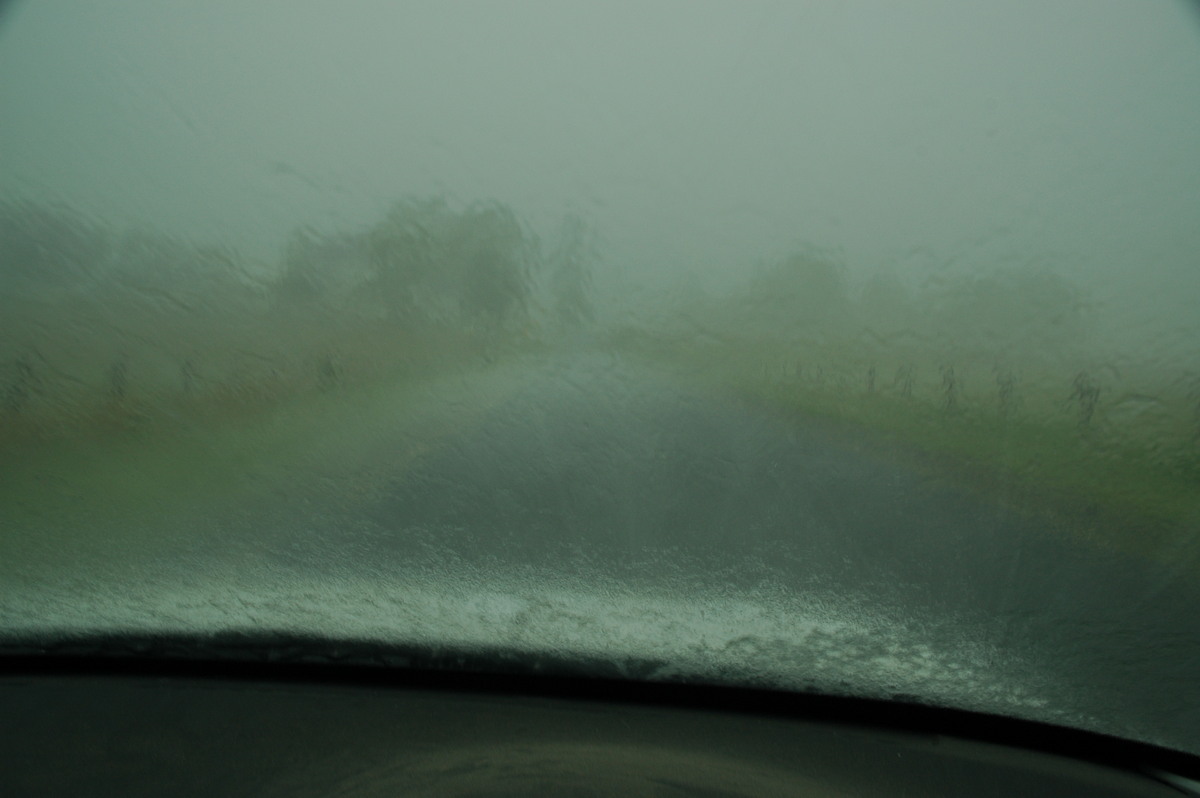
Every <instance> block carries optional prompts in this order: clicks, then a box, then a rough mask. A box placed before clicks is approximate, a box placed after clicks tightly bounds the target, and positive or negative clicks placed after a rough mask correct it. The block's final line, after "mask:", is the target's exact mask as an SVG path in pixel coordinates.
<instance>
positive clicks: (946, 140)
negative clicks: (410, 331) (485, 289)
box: [0, 0, 1200, 307]
mask: <svg viewBox="0 0 1200 798" xmlns="http://www.w3.org/2000/svg"><path fill="white" fill-rule="evenodd" d="M435 192H444V193H447V194H449V195H450V196H452V197H454V198H456V199H457V200H459V201H462V202H468V201H471V200H475V199H495V200H499V201H502V202H506V203H508V204H510V205H511V206H512V207H513V208H514V209H515V210H516V211H517V212H518V213H519V214H520V215H521V216H522V217H523V218H525V219H526V220H528V221H529V222H530V224H531V225H533V226H534V227H535V228H536V229H538V230H540V231H542V232H545V231H548V230H552V229H553V226H554V224H555V223H556V221H557V220H558V219H559V218H561V216H562V214H563V213H564V212H567V211H572V212H575V213H578V214H580V215H582V216H584V217H585V218H586V219H588V220H590V221H591V222H592V223H593V224H594V225H595V226H596V227H597V228H598V230H599V231H600V232H601V234H602V236H603V241H604V242H605V253H606V262H607V264H608V266H609V267H610V268H612V269H616V270H620V271H621V273H623V274H625V275H626V276H639V275H649V274H667V273H670V274H676V273H679V272H681V271H693V272H695V273H696V274H698V275H700V276H701V278H702V279H703V280H704V281H705V282H706V283H708V284H719V283H720V281H721V278H722V275H731V274H735V273H744V271H745V270H746V269H747V268H748V267H749V266H750V265H751V264H753V263H754V262H755V261H757V260H759V259H761V258H766V257H772V256H776V255H779V254H780V253H783V252H785V251H787V250H788V249H789V248H792V247H795V246H797V245H800V244H809V245H813V246H817V247H822V248H828V249H831V250H835V251H840V252H842V253H844V255H845V257H846V260H847V262H848V264H849V265H850V266H851V267H852V268H854V269H859V270H871V269H875V268H878V267H881V266H887V267H889V268H892V269H893V270H895V271H897V272H898V273H901V274H918V273H924V272H925V271H927V270H929V269H933V268H943V267H944V268H951V269H953V268H987V267H990V266H998V265H1011V264H1031V265H1035V266H1048V267H1052V268H1055V269H1059V270H1061V271H1063V272H1064V273H1069V274H1071V275H1073V276H1077V277H1079V278H1080V279H1082V280H1084V281H1085V282H1090V283H1093V284H1094V285H1096V286H1102V287H1104V289H1105V290H1106V291H1108V292H1109V293H1111V294H1113V295H1114V296H1116V295H1121V294H1122V292H1123V291H1124V289H1123V288H1122V289H1121V290H1116V287H1118V286H1135V285H1136V286H1139V289H1138V290H1140V291H1142V292H1143V293H1146V292H1153V293H1155V294H1157V295H1164V296H1165V295H1169V296H1170V297H1172V298H1174V299H1175V300H1176V301H1178V302H1180V303H1182V302H1183V300H1182V299H1180V297H1181V296H1184V297H1187V301H1189V302H1194V301H1196V300H1198V299H1200V16H1198V15H1196V14H1195V12H1194V9H1193V8H1191V7H1189V6H1186V5H1184V4H1183V3H1181V2H1172V0H1154V1H1151V0H1146V1H1145V2H1132V1H1131V0H1074V1H1071V2H1068V1H1066V0H1003V2H963V0H948V1H947V2H932V1H925V2H906V3H895V2H886V1H885V0H880V1H879V2H860V3H851V2H819V3H812V4H805V3H800V2H792V1H790V0H789V1H788V2H780V3H748V2H736V3H735V2H728V3H713V2H694V1H692V0H688V1H687V2H648V1H647V0H631V2H614V0H604V1H603V2H590V3H582V2H557V1H554V2H550V1H544V2H476V3H469V4H467V3H453V2H444V1H443V0H434V1H433V2H427V3H412V2H395V0H347V2H341V3H330V2H327V1H326V0H320V2H317V1H316V0H278V1H277V2H272V0H258V2H246V0H208V1H207V2H203V3H200V2H196V3H186V2H163V0H106V2H95V1H94V0H41V1H40V2H26V3H20V2H18V3H17V4H16V5H15V6H13V7H12V8H11V9H10V10H9V11H8V12H7V13H6V14H5V15H4V16H3V17H2V18H0V195H4V196H9V197H13V196H17V197H37V198H43V199H44V198H53V199H59V200H65V201H67V202H69V203H71V204H73V205H75V206H76V207H77V208H79V209H81V210H84V211H86V212H88V213H93V214H96V215H98V216H101V217H102V218H105V219H108V220H110V221H113V222H115V223H119V224H125V223H128V222H130V221H138V222H144V223H148V224H150V225H152V226H154V227H157V228H160V229H163V230H166V231H170V232H176V233H181V234H184V235H188V236H193V237H199V238H203V239H214V240H220V241H224V242H227V243H230V244H233V245H235V246H237V247H238V248H240V249H242V250H243V251H244V252H246V253H248V254H250V255H251V256H253V257H257V258H263V259H273V258H274V256H275V254H276V253H277V252H278V247H279V243H280V241H281V240H282V239H283V237H284V236H285V235H286V233H287V231H288V230H290V229H291V228H293V227H295V226H296V225H299V224H315V225H317V226H320V227H325V228H329V229H333V228H338V227H350V226H355V225H361V224H365V223H368V222H370V221H372V220H374V219H375V218H377V217H378V215H379V214H380V212H381V211H382V209H383V208H385V207H386V205H387V204H388V203H389V202H390V201H391V200H393V199H395V198H397V197H400V196H404V195H412V194H416V195H423V194H430V193H435ZM947 264H948V265H947ZM1131 264H1136V265H1137V269H1136V271H1137V272H1138V274H1136V275H1135V269H1134V268H1133V266H1132V265H1131ZM1189 291H1190V292H1191V293H1190V294H1189ZM1179 307H1183V305H1182V304H1180V305H1179Z"/></svg>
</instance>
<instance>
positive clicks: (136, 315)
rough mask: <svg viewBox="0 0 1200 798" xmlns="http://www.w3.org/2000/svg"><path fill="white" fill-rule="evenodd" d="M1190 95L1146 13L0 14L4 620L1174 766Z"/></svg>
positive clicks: (415, 10)
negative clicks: (908, 711)
mask: <svg viewBox="0 0 1200 798" xmlns="http://www.w3.org/2000/svg"><path fill="white" fill-rule="evenodd" d="M1197 86H1200V17H1198V15H1197V14H1196V12H1195V9H1194V8H1193V7H1192V6H1189V5H1185V4H1182V3H1174V2H1168V1H1167V0H1163V2H1152V3H1126V2H1097V1H1096V0H1077V1H1071V2H1068V1H1067V0H1056V1H1055V2H1045V1H1044V0H1030V1H1029V2H1003V3H984V4H980V3H956V2H946V3H941V2H920V3H905V4H896V3H888V2H868V3H857V4H846V3H811V4H803V3H780V4H774V3H754V4H749V3H694V2H686V3H684V2H654V3H647V2H631V3H614V2H603V3H599V2H598V3H579V4H563V3H557V2H520V3H503V4H499V3H485V2H480V3H461V4H460V3H440V2H432V3H389V2H382V0H381V1H380V2H351V3H344V4H340V5H336V6H334V5H331V4H329V3H316V2H293V3H287V4H278V5H272V4H262V3H245V2H240V0H239V1H238V2H233V0H229V2H209V3H196V4H183V3H179V4H164V3H160V2H155V1H154V0H123V1H122V2H109V3H94V2H86V1H85V0H59V1H58V2H45V3H32V2H30V3H18V4H15V5H9V6H6V7H5V8H4V10H3V12H0V148H2V157H0V518H2V519H3V521H2V523H0V526H2V532H0V639H2V640H3V641H4V645H5V646H7V647H10V648H11V647H14V646H15V647H20V646H25V647H27V646H29V645H31V644H37V645H47V646H52V645H55V644H58V643H64V642H67V643H69V642H71V641H78V640H80V639H81V637H88V636H101V637H103V636H116V637H120V636H129V637H137V636H143V637H146V636H149V637H152V638H155V639H163V638H164V637H171V639H175V640H187V639H194V640H213V639H241V640H259V641H268V642H269V641H271V640H284V639H286V640H290V641H293V642H294V641H297V640H303V641H307V642H306V645H307V646H310V647H312V646H316V647H320V646H321V645H327V646H328V650H329V651H335V650H337V648H336V647H337V645H338V644H348V643H355V644H370V645H378V646H380V647H381V649H380V650H390V651H397V652H408V654H407V655H406V656H411V657H412V659H411V660H406V659H404V658H399V659H397V660H396V663H398V664H399V665H403V664H404V663H405V662H410V661H411V662H425V661H430V660H428V659H426V660H422V659H421V657H423V656H424V657H427V658H428V657H432V656H434V655H435V654H437V655H438V656H441V654H438V652H443V653H444V652H451V653H452V654H453V656H451V657H449V659H445V658H444V661H445V662H448V663H450V666H453V663H454V662H459V663H460V664H461V663H469V666H470V667H473V668H483V669H487V668H496V669H516V670H524V671H529V672H547V673H555V672H560V671H561V672H565V671H571V672H582V673H589V674H592V673H594V674H609V675H613V674H616V675H620V676H623V677H628V678H632V679H638V680H650V681H673V682H687V683H695V684H713V685H718V684H720V685H737V686H755V687H766V688H772V689H782V690H789V691H811V692H818V693H825V694H832V695H846V696H857V697H869V698H883V699H889V700H897V701H905V702H918V703H926V704H932V705H935V706H942V707H954V708H961V709H968V710H979V711H984V712H989V713H997V714H1001V715H1006V716H1011V717H1017V718H1028V719H1034V720H1041V721H1048V722H1051V723H1056V724H1062V725H1067V726H1072V727H1077V728H1082V729H1089V730H1095V731H1101V732H1105V733H1109V734H1114V735H1117V736H1121V737H1126V738H1132V739H1136V740H1140V741H1146V742H1152V743H1157V744H1161V745H1166V746H1168V747H1171V748H1175V749H1178V750H1183V751H1189V752H1192V753H1200V613H1197V612H1196V608H1197V607H1200V490H1198V488H1200V314H1197V312H1196V308H1197V307H1200V224H1197V209H1198V208H1200V132H1198V131H1200V94H1198V93H1197V91H1196V87H1197ZM222 635H224V636H225V637H221V636H222ZM230 636H232V637H230ZM184 650H186V647H185V649H184ZM289 650H290V649H289ZM454 657H459V659H457V660H455V659H454ZM439 661H443V660H439ZM461 666H462V667H467V666H468V665H466V664H461Z"/></svg>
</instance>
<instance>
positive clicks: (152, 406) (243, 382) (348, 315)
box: [0, 197, 590, 442]
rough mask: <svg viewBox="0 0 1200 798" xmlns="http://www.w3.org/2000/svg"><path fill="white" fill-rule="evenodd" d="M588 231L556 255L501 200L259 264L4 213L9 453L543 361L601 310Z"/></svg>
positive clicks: (397, 216)
mask: <svg viewBox="0 0 1200 798" xmlns="http://www.w3.org/2000/svg"><path fill="white" fill-rule="evenodd" d="M573 224H575V226H574V227H570V226H568V227H567V228H565V230H566V232H565V235H566V238H565V239H564V241H563V242H561V243H560V244H559V245H558V246H557V247H556V248H555V249H554V251H553V252H552V253H551V254H550V255H548V256H547V255H545V254H543V252H542V248H541V245H540V242H539V241H538V240H537V238H536V237H535V236H533V235H531V234H530V233H529V232H528V231H527V230H526V229H525V227H524V226H523V225H522V224H521V223H520V221H519V220H518V219H517V217H516V215H515V214H514V213H513V212H512V211H511V210H510V209H509V208H507V207H506V206H504V205H501V204H499V203H476V204H473V205H469V206H467V207H462V208H455V207H452V206H451V205H450V203H448V202H447V201H446V200H445V199H443V198H440V197H433V198H419V199H407V200H403V201H400V202H397V203H395V204H394V205H393V206H392V208H391V209H390V210H389V211H388V212H387V213H386V214H385V215H384V216H383V217H382V218H381V219H379V220H378V221H377V222H375V223H374V224H371V225H369V226H366V227H364V228H363V229H359V230H351V231H339V232H333V233H329V232H319V231H316V230H314V229H311V228H302V229H298V230H296V231H295V232H294V233H293V234H292V235H291V236H290V237H289V239H288V241H287V243H286V245H285V246H284V247H283V251H282V252H281V255H280V260H279V262H278V263H277V264H250V263H246V262H245V261H244V259H243V258H242V257H241V256H240V255H239V253H237V252H236V251H233V250H231V249H227V248H223V247H219V246H206V245H200V244H196V243H192V242H187V241H182V240H179V239H175V238H171V237H168V236H163V235H160V234H157V233H154V232H152V231H145V230H126V231H115V230H113V229H111V228H110V227H108V226H106V225H103V224H100V223H98V222H95V221H93V220H89V219H87V218H85V217H83V216H82V215H80V214H78V213H76V212H74V211H73V210H71V209H70V208H68V207H64V206H49V205H39V204H35V203H29V202H4V203H0V442H4V441H9V442H12V441H14V440H22V439H24V440H41V439H46V438H48V437H60V436H73V435H78V434H80V433H81V432H88V433H94V432H103V431H105V430H114V429H115V430H128V429H131V428H132V429H143V428H148V427H153V426H155V425H161V424H166V425H170V424H176V423H187V422H188V421H189V420H191V419H195V418H198V417H205V416H208V417H214V418H218V417H225V416H228V415H229V414H236V413H238V412H243V411H254V410H255V409H257V408H261V407H265V406H271V405H274V404H277V403H278V402H280V401H282V400H284V399H287V398H288V397H292V396H297V395H301V394H304V393H306V392H312V391H328V390H333V389H336V388H338V387H341V386H346V385H351V384H361V383H363V382H365V381H369V380H373V379H384V378H387V379H391V378H398V377H399V378H417V377H420V376H423V375H430V374H433V373H437V372H444V371H447V370H453V369H455V368H459V367H469V366H470V365H471V364H472V363H486V362H492V361H494V360H495V359H496V358H497V357H499V356H500V355H502V354H504V353H506V352H515V351H524V350H529V349H536V348H537V347H539V346H541V345H542V342H543V341H545V340H548V339H550V338H552V337H553V334H554V329H553V328H554V326H555V325H556V324H558V323H560V322H562V323H565V322H567V321H568V320H570V321H571V323H572V324H574V323H577V322H578V321H579V320H580V319H583V318H585V317H586V316H587V308H588V298H587V291H588V277H587V275H586V274H585V271H586V269H588V268H590V263H587V262H585V260H586V257H585V253H584V245H583V244H582V243H581V242H582V236H583V235H584V230H585V228H584V227H583V225H582V223H578V222H577V223H573ZM544 273H550V274H552V275H554V278H553V280H551V281H549V283H550V284H547V283H548V281H547V280H543V279H542V277H543V274H544ZM564 274H567V276H566V277H563V276H562V275H564ZM548 307H553V308H554V310H553V311H550V310H546V308H548Z"/></svg>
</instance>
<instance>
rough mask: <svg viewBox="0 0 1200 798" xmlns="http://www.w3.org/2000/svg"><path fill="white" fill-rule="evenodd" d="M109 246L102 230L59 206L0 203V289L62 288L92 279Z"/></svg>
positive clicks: (105, 234) (22, 202)
mask: <svg viewBox="0 0 1200 798" xmlns="http://www.w3.org/2000/svg"><path fill="white" fill-rule="evenodd" d="M111 246H112V241H111V238H110V237H109V235H108V233H107V231H106V230H105V229H104V228H103V227H102V226H100V225H98V224H95V223H92V222H89V221H88V220H86V219H85V218H84V217H83V216H81V215H80V214H78V213H76V212H75V211H72V210H71V209H69V208H67V207H65V206H60V205H40V204H37V203H34V202H29V201H19V202H0V288H5V289H12V288H15V287H23V288H33V287H36V286H37V285H39V284H40V285H51V284H63V283H69V282H71V281H77V280H79V279H81V278H84V277H86V276H90V275H94V273H95V272H96V271H98V270H99V268H100V267H103V265H104V264H105V263H106V261H107V260H108V258H109V255H110V252H111Z"/></svg>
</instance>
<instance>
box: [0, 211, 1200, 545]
mask: <svg viewBox="0 0 1200 798" xmlns="http://www.w3.org/2000/svg"><path fill="white" fill-rule="evenodd" d="M599 261H600V252H599V247H598V245H597V238H596V234H595V231H593V230H592V229H591V228H590V227H589V226H588V224H587V223H586V222H585V221H584V220H583V219H582V218H580V217H578V216H574V215H567V216H566V217H565V218H564V219H563V222H562V224H561V226H560V227H559V229H558V231H557V233H556V234H555V236H554V237H553V238H552V240H551V241H549V242H547V243H543V242H542V241H540V240H539V239H538V238H537V237H536V236H534V235H533V234H531V233H530V232H529V231H528V229H527V228H526V227H525V226H524V225H523V224H522V223H521V221H520V219H519V218H518V217H517V216H516V215H515V214H514V213H513V211H512V210H511V209H509V208H508V207H507V206H504V205H502V204H499V203H494V202H492V203H475V204H471V205H467V206H463V207H457V206H454V205H452V204H451V203H450V202H448V201H447V200H446V199H444V198H441V197H426V198H409V199H405V200H402V201H399V202H396V203H395V204H394V205H393V206H392V207H391V208H390V209H389V210H388V211H387V212H386V213H385V214H383V215H382V217H381V218H380V219H378V220H377V221H375V222H374V223H373V224H369V225H366V226H364V227H362V228H361V229H356V230H342V231H335V232H328V231H318V230H315V229H312V228H301V229H298V230H296V231H294V232H293V234H292V235H291V236H290V237H289V239H288V240H287V242H286V244H285V246H284V247H283V248H282V251H281V253H280V257H279V261H278V262H277V263H274V264H262V263H247V262H246V261H245V260H244V259H243V258H242V256H241V255H240V254H239V253H237V252H236V251H233V250H231V249H228V248H224V247H220V246H206V245H200V244H196V243H193V242H188V241H182V240H179V239H176V238H171V237H168V236H164V235H161V234H158V233H155V232H153V231H147V230H124V231H118V230H114V229H112V228H111V227H109V226H107V225H104V224H101V223H98V222H96V221H94V220H91V219H88V218H85V217H83V216H82V215H80V214H78V213H76V212H74V211H72V210H71V209H70V208H67V207H63V206H54V205H44V204H35V203H29V202H0V445H5V446H8V447H10V448H8V449H7V452H8V453H10V454H11V453H12V452H15V451H17V449H15V448H12V447H13V445H15V444H18V443H20V442H26V443H30V444H32V445H35V446H36V445H39V443H40V442H44V441H46V440H52V439H55V438H58V439H68V438H77V437H79V436H81V435H91V436H97V435H99V436H103V435H105V434H107V433H109V432H115V433H118V434H122V435H123V434H127V433H128V432H130V431H131V430H132V431H135V432H138V431H142V430H148V429H156V428H159V427H163V426H166V427H171V426H174V427H179V426H181V425H182V426H187V425H188V424H191V423H193V422H194V421H197V420H205V419H208V420H225V419H228V418H230V417H231V416H238V415H241V414H246V413H254V412H257V411H258V410H260V409H263V408H272V407H276V406H278V405H279V404H280V403H282V402H285V401H287V400H290V399H292V398H295V397H303V396H321V395H324V394H328V393H329V392H331V391H338V390H341V389H343V388H345V387H348V386H354V385H363V384H366V383H368V382H372V381H379V380H397V379H399V380H420V379H424V378H427V377H430V376H433V375H435V374H440V373H446V372H453V371H455V370H459V369H462V370H466V369H478V368H481V367H486V366H487V365H488V364H490V363H495V362H497V361H498V360H499V359H502V358H504V357H507V356H510V355H515V354H520V353H526V352H540V351H546V350H548V349H550V348H552V347H553V346H557V345H566V344H563V343H561V342H570V341H578V340H588V339H580V338H578V337H577V336H575V335H574V333H576V332H578V331H580V330H582V329H584V328H595V327H596V325H597V321H596V319H597V313H596V309H595V307H594V305H593V301H594V300H593V293H594V291H593V278H592V275H593V271H594V269H595V268H596V264H597V263H598V262H599ZM691 288H692V290H688V291H681V292H677V293H675V294H672V295H671V297H673V298H670V299H666V300H664V301H663V302H660V303H658V304H656V305H655V306H654V307H653V308H652V310H651V312H649V313H645V312H643V313H639V314H635V315H634V316H632V317H631V316H629V315H626V316H619V315H618V316H614V318H620V319H621V320H622V321H620V322H619V326H609V327H607V328H606V329H605V330H604V331H603V335H602V336H601V339H600V340H601V341H603V342H604V343H605V344H606V345H608V346H609V347H611V348H613V349H614V350H618V351H620V352H622V353H624V354H626V355H629V356H633V357H638V358H641V359H642V360H643V361H645V362H648V363H651V364H652V365H653V367H654V368H656V369H659V370H661V371H671V372H673V373H675V374H677V375H679V376H680V377H681V378H684V379H694V380H698V381H701V382H702V383H704V384H705V385H706V386H708V387H713V386H716V387H718V388H720V389H722V390H727V391H732V392H735V393H737V394H740V395H742V396H744V397H746V398H748V399H750V400H752V401H755V402H758V403H761V404H762V405H764V406H766V407H768V408H771V409H773V411H774V412H777V413H779V414H781V416H782V417H784V418H786V419H794V420H796V421H797V422H798V423H799V422H800V421H803V422H804V423H810V422H811V421H812V420H813V419H825V420H826V421H828V422H829V423H837V424H843V425H846V426H847V427H848V428H853V429H855V430H859V431H865V432H866V433H867V438H868V439H870V440H872V441H875V442H877V443H879V444H880V445H895V446H899V447H903V448H904V449H905V450H906V451H910V452H915V453H918V454H919V455H920V456H921V457H923V458H927V461H928V462H931V463H935V464H936V468H934V470H935V471H937V472H938V473H941V474H946V473H955V474H960V475H962V478H963V479H965V480H967V481H969V482H971V483H972V484H973V485H975V486H977V487H979V488H980V489H982V490H987V491H989V492H990V493H991V494H993V495H1001V496H1008V497H1011V498H1012V499H1013V503H1014V506H1028V505H1029V502H1030V500H1031V498H1037V497H1044V498H1046V500H1047V501H1048V502H1050V503H1054V504H1056V505H1057V506H1059V507H1067V506H1069V507H1073V508H1075V510H1076V511H1078V512H1076V513H1075V514H1076V515H1077V516H1078V515H1079V513H1082V514H1083V515H1089V514H1091V515H1093V516H1095V517H1097V518H1100V517H1104V518H1111V519H1117V520H1118V522H1119V525H1120V526H1121V527H1122V528H1124V529H1137V530H1140V532H1139V534H1140V535H1141V536H1142V538H1141V539H1142V540H1143V541H1145V542H1146V545H1147V546H1151V545H1160V544H1162V541H1164V540H1167V539H1169V538H1170V537H1171V536H1172V535H1173V536H1175V537H1176V538H1178V537H1179V536H1180V533H1181V530H1182V531H1185V532H1188V533H1190V534H1191V535H1194V534H1195V532H1196V530H1197V527H1198V526H1200V518H1198V517H1197V510H1196V497H1197V495H1198V494H1200V490H1198V489H1200V370H1198V369H1197V368H1196V363H1198V362H1200V353H1196V352H1193V353H1192V355H1193V356H1194V357H1191V358H1190V359H1189V356H1188V355H1187V354H1186V353H1185V354H1184V355H1182V356H1172V357H1167V358H1164V357H1145V358H1136V357H1134V358H1129V357H1125V358H1122V357H1120V356H1118V355H1115V354H1113V353H1111V352H1104V351H1100V350H1101V349H1102V348H1103V347H1100V346H1097V344H1096V341H1097V340H1099V337H1098V333H1097V325H1098V321H1099V318H1100V316H1101V309H1100V308H1098V307H1097V306H1096V305H1095V304H1094V303H1092V302H1091V301H1090V300H1089V297H1088V296H1087V294H1086V293H1085V292H1084V291H1083V290H1081V289H1080V288H1079V287H1078V286H1076V285H1074V284H1072V283H1071V282H1070V281H1068V280H1066V279H1064V278H1063V277H1062V276H1060V275H1058V274H1056V273H1054V272H1053V271H1051V270H1048V269H1035V268H1009V269H997V270H993V271H990V272H986V273H980V272H978V271H975V272H972V273H969V274H968V273H959V274H950V273H947V274H944V275H942V276H940V277H937V278H936V279H929V280H927V281H925V282H924V283H921V284H914V283H912V282H906V281H905V280H903V279H901V278H900V277H899V276H897V275H896V274H893V273H889V272H887V271H880V272H877V273H873V274H868V275H865V276H864V275H857V276H853V277H852V275H851V273H850V271H849V270H848V269H847V267H846V265H845V264H844V263H843V262H842V261H841V259H840V257H839V256H838V255H837V253H833V252H828V251H824V250H819V249H815V248H807V249H800V250H797V251H796V252H793V253H791V254H789V255H787V256H786V257H783V258H780V259H778V260H776V261H774V262H770V263H766V264H762V265H761V266H760V267H759V268H757V269H754V270H752V271H750V272H749V273H748V274H747V277H746V279H745V280H744V281H743V282H742V283H741V284H740V285H739V286H738V287H736V288H734V289H731V290H729V291H727V292H726V293H724V294H722V295H720V296H714V295H709V294H706V293H705V292H704V291H703V290H702V289H700V288H699V286H698V285H693V286H692V287H691ZM1155 541H1158V542H1157V543H1156V542H1155ZM1162 545H1165V544H1162Z"/></svg>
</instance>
